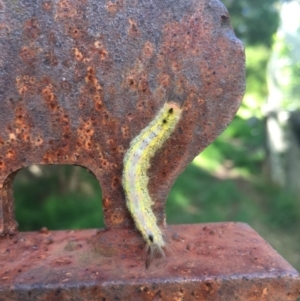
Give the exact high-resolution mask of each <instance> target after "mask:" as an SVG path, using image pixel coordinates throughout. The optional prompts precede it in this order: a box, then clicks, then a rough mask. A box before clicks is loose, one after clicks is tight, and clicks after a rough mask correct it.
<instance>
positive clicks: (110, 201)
mask: <svg viewBox="0 0 300 301" xmlns="http://www.w3.org/2000/svg"><path fill="white" fill-rule="evenodd" d="M112 203H113V202H112V200H110V199H109V198H104V199H103V200H102V204H103V207H104V208H108V207H110V206H111V204H112Z"/></svg>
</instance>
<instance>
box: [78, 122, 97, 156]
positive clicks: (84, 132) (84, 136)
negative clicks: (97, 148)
mask: <svg viewBox="0 0 300 301" xmlns="http://www.w3.org/2000/svg"><path fill="white" fill-rule="evenodd" d="M93 135H94V127H93V125H92V121H91V120H90V119H89V120H86V121H83V120H82V121H81V123H80V127H79V128H78V129H77V136H78V143H79V144H80V145H81V147H84V148H85V149H87V150H89V149H91V148H92V144H93V142H92V137H93Z"/></svg>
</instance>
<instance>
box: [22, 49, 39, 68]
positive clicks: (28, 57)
mask: <svg viewBox="0 0 300 301" xmlns="http://www.w3.org/2000/svg"><path fill="white" fill-rule="evenodd" d="M36 56H37V49H34V48H30V47H27V46H24V47H22V48H21V51H20V57H21V59H22V60H23V61H24V62H25V63H27V64H28V63H31V62H33V61H34V60H35V58H36Z"/></svg>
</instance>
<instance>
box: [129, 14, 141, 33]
mask: <svg viewBox="0 0 300 301" xmlns="http://www.w3.org/2000/svg"><path fill="white" fill-rule="evenodd" d="M128 22H129V29H128V33H129V34H130V35H132V36H137V35H139V34H140V32H139V30H138V27H137V23H136V21H135V20H134V19H132V18H129V19H128Z"/></svg>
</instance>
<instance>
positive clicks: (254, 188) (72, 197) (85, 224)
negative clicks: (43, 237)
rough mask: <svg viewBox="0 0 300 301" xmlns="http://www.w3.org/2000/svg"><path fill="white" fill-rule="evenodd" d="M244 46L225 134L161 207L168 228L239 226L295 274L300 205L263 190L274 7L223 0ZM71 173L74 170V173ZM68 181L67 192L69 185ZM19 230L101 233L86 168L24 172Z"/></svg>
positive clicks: (299, 258)
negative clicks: (238, 91)
mask: <svg viewBox="0 0 300 301" xmlns="http://www.w3.org/2000/svg"><path fill="white" fill-rule="evenodd" d="M224 3H225V5H226V6H227V8H228V9H229V12H230V14H231V18H232V24H233V26H234V28H235V31H236V33H237V36H239V37H240V38H242V40H243V41H244V43H245V45H246V57H247V91H246V95H245V98H244V101H243V104H242V106H241V108H240V110H239V112H238V114H237V116H236V117H235V119H234V120H233V122H232V123H231V125H230V126H229V127H228V128H227V129H226V130H225V131H224V133H223V134H222V135H221V136H220V137H219V138H218V139H217V140H216V141H215V142H214V143H213V144H211V145H210V146H209V147H208V148H207V149H206V150H205V151H204V152H203V153H202V154H201V155H200V156H198V157H197V158H196V159H195V160H194V162H193V163H191V164H190V165H189V166H188V167H187V169H186V170H185V171H184V173H183V174H182V175H181V176H180V177H179V178H178V179H177V181H176V183H175V185H174V187H173V189H172V190H171V193H170V195H169V198H168V201H167V208H166V210H167V220H168V223H202V222H218V221H242V222H246V223H248V224H250V225H251V226H252V227H253V228H254V229H256V230H257V231H258V232H259V233H260V234H261V235H262V236H263V237H264V238H265V239H266V240H267V241H268V242H269V243H271V244H272V245H273V246H274V247H275V248H276V249H277V250H278V251H279V252H280V253H281V254H282V255H283V256H284V257H285V258H286V259H288V260H289V261H290V263H292V264H293V265H294V266H295V267H296V268H298V269H300V244H299V234H298V232H297V231H298V229H299V228H300V206H299V204H300V199H299V196H298V195H292V194H291V193H290V192H288V191H283V190H281V189H279V188H278V187H274V186H273V185H271V184H270V183H269V180H268V177H267V172H266V168H267V167H266V164H265V156H266V154H265V134H264V120H263V116H262V113H261V106H262V104H263V103H264V100H265V98H266V96H267V87H266V79H265V73H266V65H267V61H268V59H269V56H270V51H271V44H272V35H273V34H274V33H275V31H276V29H277V26H278V13H277V11H276V9H275V4H276V1H275V0H264V1H260V0H239V1H237V0H224ZM74 168H75V170H76V171H74ZM70 182H72V185H71V184H70ZM14 195H15V199H16V202H15V203H16V209H15V212H16V217H17V220H18V222H19V224H20V230H22V231H28V230H38V229H40V228H41V227H43V226H46V227H48V228H49V229H78V228H97V227H103V216H102V208H101V207H102V206H101V189H100V187H99V185H98V183H97V181H96V180H95V178H94V177H93V176H92V175H91V174H90V173H89V172H88V171H87V170H85V169H81V168H80V167H71V166H48V167H47V168H45V167H42V168H40V170H39V172H35V173H34V172H32V171H30V170H28V169H27V170H22V171H20V172H19V173H18V175H17V177H16V180H15V183H14Z"/></svg>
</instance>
